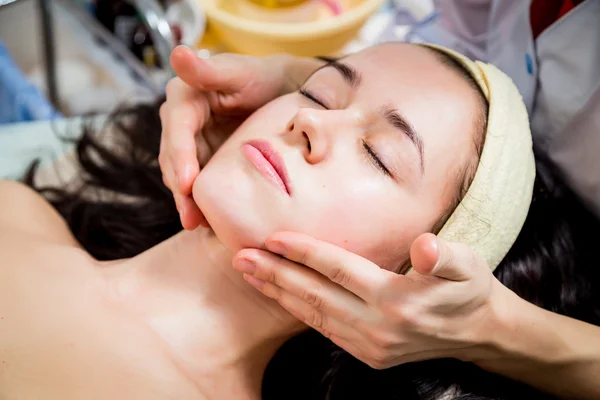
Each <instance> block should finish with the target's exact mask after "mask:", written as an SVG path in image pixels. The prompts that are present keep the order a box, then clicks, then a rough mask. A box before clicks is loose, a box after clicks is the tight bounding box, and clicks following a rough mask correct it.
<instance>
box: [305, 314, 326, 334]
mask: <svg viewBox="0 0 600 400" xmlns="http://www.w3.org/2000/svg"><path fill="white" fill-rule="evenodd" d="M306 318H307V320H306V322H307V323H308V324H309V325H310V326H312V327H314V328H316V329H319V330H324V327H325V317H324V315H323V313H321V312H319V311H318V310H314V309H313V310H311V311H310V312H309V313H308V315H307V317H306Z"/></svg>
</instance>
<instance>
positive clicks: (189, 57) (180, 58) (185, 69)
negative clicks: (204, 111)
mask: <svg viewBox="0 0 600 400" xmlns="http://www.w3.org/2000/svg"><path fill="white" fill-rule="evenodd" d="M171 67H173V70H174V71H175V73H176V74H177V76H179V78H181V80H182V81H184V82H185V83H187V84H188V85H190V86H192V87H193V88H196V89H199V90H203V91H211V90H214V91H219V92H223V93H236V92H238V91H240V90H241V89H242V88H243V87H244V86H245V85H246V84H247V82H248V78H247V76H246V70H245V68H244V65H243V63H241V62H240V61H239V59H237V58H236V57H231V56H229V55H224V54H222V55H216V56H213V57H211V58H210V59H208V60H205V59H202V58H200V57H198V56H197V55H196V53H194V51H193V50H191V49H189V48H187V47H185V46H177V47H176V48H175V49H174V50H173V51H172V52H171Z"/></svg>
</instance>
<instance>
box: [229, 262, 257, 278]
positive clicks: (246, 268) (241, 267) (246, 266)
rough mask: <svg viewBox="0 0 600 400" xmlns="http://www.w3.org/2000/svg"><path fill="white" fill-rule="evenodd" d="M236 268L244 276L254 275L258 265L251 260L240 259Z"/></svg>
mask: <svg viewBox="0 0 600 400" xmlns="http://www.w3.org/2000/svg"><path fill="white" fill-rule="evenodd" d="M234 267H235V269H237V270H238V271H240V272H243V273H244V274H250V275H254V273H255V272H256V264H254V263H253V262H252V261H250V260H244V259H240V260H238V261H237V262H236V263H235V265H234Z"/></svg>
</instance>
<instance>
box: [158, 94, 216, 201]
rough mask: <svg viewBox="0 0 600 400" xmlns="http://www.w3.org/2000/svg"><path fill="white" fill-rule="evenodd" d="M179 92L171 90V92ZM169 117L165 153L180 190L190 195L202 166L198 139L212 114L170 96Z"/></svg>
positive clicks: (191, 101) (185, 99)
mask: <svg viewBox="0 0 600 400" xmlns="http://www.w3.org/2000/svg"><path fill="white" fill-rule="evenodd" d="M175 89H176V88H172V89H171V92H173V91H175ZM166 113H167V114H168V118H167V123H166V126H165V127H164V129H163V131H164V136H163V138H162V140H164V141H165V146H164V150H165V151H166V152H167V157H168V159H169V161H170V164H171V165H172V167H173V169H174V172H175V177H176V179H177V187H179V190H180V191H181V192H182V193H183V194H190V193H191V191H192V184H193V183H194V180H195V178H196V176H198V173H199V172H200V165H199V162H198V158H197V147H196V135H197V134H198V132H199V131H200V130H201V129H202V127H203V126H204V124H205V123H206V122H207V121H208V118H209V116H210V111H209V110H208V105H207V104H201V101H200V100H198V99H196V98H193V96H189V97H185V95H184V94H183V93H177V94H173V95H172V96H170V97H169V95H167V108H166Z"/></svg>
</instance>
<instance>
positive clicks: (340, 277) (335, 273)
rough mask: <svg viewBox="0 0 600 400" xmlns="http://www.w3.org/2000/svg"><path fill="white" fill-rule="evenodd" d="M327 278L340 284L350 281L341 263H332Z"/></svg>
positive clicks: (344, 284) (343, 284)
mask: <svg viewBox="0 0 600 400" xmlns="http://www.w3.org/2000/svg"><path fill="white" fill-rule="evenodd" d="M328 278H329V279H330V280H331V281H332V282H334V283H337V284H338V285H340V286H346V285H347V284H348V283H349V282H350V275H349V274H348V273H347V272H346V271H345V269H344V267H343V266H342V265H334V266H333V267H332V268H331V270H330V272H329V275H328Z"/></svg>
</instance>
